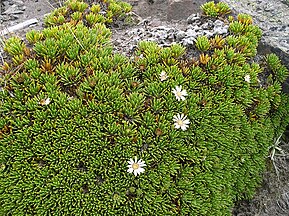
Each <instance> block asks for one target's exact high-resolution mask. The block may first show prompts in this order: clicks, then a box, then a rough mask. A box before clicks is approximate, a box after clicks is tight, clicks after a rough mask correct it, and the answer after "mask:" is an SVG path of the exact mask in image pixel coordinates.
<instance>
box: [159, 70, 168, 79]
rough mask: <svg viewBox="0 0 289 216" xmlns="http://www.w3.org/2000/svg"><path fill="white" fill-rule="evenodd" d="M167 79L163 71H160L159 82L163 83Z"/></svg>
mask: <svg viewBox="0 0 289 216" xmlns="http://www.w3.org/2000/svg"><path fill="white" fill-rule="evenodd" d="M167 78H168V75H167V73H166V72H165V71H162V72H161V74H160V80H161V81H164V80H166V79H167Z"/></svg>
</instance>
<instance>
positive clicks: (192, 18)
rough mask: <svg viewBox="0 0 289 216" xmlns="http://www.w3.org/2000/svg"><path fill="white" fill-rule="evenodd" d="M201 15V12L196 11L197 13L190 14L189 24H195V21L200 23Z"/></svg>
mask: <svg viewBox="0 0 289 216" xmlns="http://www.w3.org/2000/svg"><path fill="white" fill-rule="evenodd" d="M200 18H201V17H200V15H199V13H196V14H192V15H190V16H189V17H188V18H187V22H188V24H194V23H196V22H197V23H199V22H200Z"/></svg>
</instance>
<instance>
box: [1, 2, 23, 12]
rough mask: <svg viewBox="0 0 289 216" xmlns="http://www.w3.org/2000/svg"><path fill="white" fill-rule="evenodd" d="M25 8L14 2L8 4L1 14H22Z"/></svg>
mask: <svg viewBox="0 0 289 216" xmlns="http://www.w3.org/2000/svg"><path fill="white" fill-rule="evenodd" d="M24 10H25V8H20V7H19V6H18V5H16V4H14V5H12V6H10V7H9V8H8V9H7V10H5V11H4V12H3V14H22V13H23V12H24Z"/></svg>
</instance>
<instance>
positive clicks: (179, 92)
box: [172, 86, 188, 101]
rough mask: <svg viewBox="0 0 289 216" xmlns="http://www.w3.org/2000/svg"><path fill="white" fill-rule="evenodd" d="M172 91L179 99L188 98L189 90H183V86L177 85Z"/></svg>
mask: <svg viewBox="0 0 289 216" xmlns="http://www.w3.org/2000/svg"><path fill="white" fill-rule="evenodd" d="M172 92H173V93H174V94H175V96H176V99H177V100H178V101H180V100H186V98H185V96H188V93H187V91H186V90H182V86H176V88H175V89H173V91H172Z"/></svg>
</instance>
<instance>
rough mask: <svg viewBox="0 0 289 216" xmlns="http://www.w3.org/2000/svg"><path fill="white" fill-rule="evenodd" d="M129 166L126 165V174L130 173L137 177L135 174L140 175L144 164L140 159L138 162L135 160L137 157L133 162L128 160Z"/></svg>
mask: <svg viewBox="0 0 289 216" xmlns="http://www.w3.org/2000/svg"><path fill="white" fill-rule="evenodd" d="M128 163H129V165H128V170H127V172H129V173H132V172H133V174H134V175H135V176H137V174H139V175H140V173H142V172H144V171H145V169H144V168H142V167H144V166H146V164H145V162H144V161H142V159H140V160H139V161H138V160H137V157H135V161H133V159H130V160H129V161H128Z"/></svg>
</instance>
